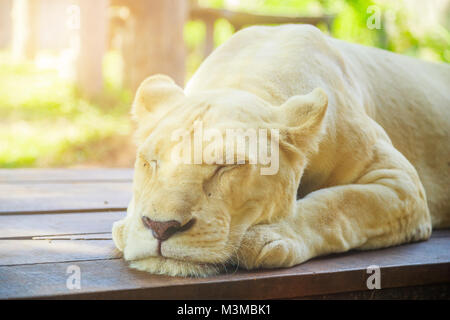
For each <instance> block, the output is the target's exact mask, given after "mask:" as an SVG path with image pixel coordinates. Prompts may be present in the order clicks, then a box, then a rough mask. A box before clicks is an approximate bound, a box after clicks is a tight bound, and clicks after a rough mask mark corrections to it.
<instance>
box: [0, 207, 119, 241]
mask: <svg viewBox="0 0 450 320" xmlns="http://www.w3.org/2000/svg"><path fill="white" fill-rule="evenodd" d="M125 215H126V213H125V211H119V212H89V213H63V214H53V213H52V214H23V215H0V240H2V239H5V238H30V239H31V238H33V237H43V236H54V235H68V234H69V235H70V234H91V233H105V232H107V233H109V232H111V228H112V224H113V222H114V221H117V220H120V219H122V218H123V217H125Z"/></svg>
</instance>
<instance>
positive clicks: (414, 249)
mask: <svg viewBox="0 0 450 320" xmlns="http://www.w3.org/2000/svg"><path fill="white" fill-rule="evenodd" d="M131 178H132V170H131V169H111V170H110V169H101V170H84V169H83V170H81V169H71V170H65V169H57V170H53V169H49V170H29V169H19V170H0V298H12V299H15V298H95V299H102V298H113V299H116V298H125V299H132V298H136V299H149V298H151V299H275V298H302V297H314V298H319V297H333V296H334V297H337V298H338V297H356V298H357V297H372V296H374V295H373V294H372V292H369V291H368V289H367V286H366V280H367V278H368V276H369V274H367V272H366V268H367V267H368V266H370V265H378V266H380V268H381V287H382V288H383V289H386V294H387V295H384V294H382V293H379V292H381V291H377V292H376V294H375V295H376V296H379V297H383V296H387V297H389V296H395V297H397V296H399V297H401V296H402V295H403V296H405V295H406V294H407V293H408V292H412V291H411V290H407V289H402V290H403V291H402V290H394V289H392V290H387V289H390V288H409V287H411V288H415V289H414V290H416V291H414V292H419V293H420V292H422V293H420V294H430V295H432V296H433V297H442V296H444V297H447V298H448V290H449V284H450V250H449V248H450V230H441V231H434V232H433V236H432V238H431V239H430V240H429V241H426V242H420V243H414V244H406V245H402V246H398V247H392V248H386V249H382V250H376V251H363V252H357V251H352V252H348V253H344V254H339V255H331V256H326V257H322V258H317V259H314V260H311V261H308V262H306V263H304V264H302V265H299V266H296V267H293V268H287V269H279V270H260V271H252V272H247V271H243V270H237V271H236V270H234V269H233V268H231V269H230V270H229V271H230V272H229V273H228V274H221V275H218V276H215V277H210V278H204V279H192V278H179V277H167V276H157V275H152V274H148V273H145V272H139V271H136V270H132V269H130V268H128V266H127V263H126V262H125V261H123V259H120V256H121V254H120V253H119V252H118V251H117V250H116V249H115V248H114V245H113V242H112V240H111V233H110V232H111V226H112V223H113V222H114V221H116V220H119V219H121V218H122V217H124V215H125V208H126V207H127V205H128V201H129V200H130V198H131V188H132V187H131ZM72 265H77V266H79V267H80V268H81V279H82V280H81V286H82V287H81V290H69V289H67V287H66V281H67V278H68V276H69V275H68V274H67V268H68V267H69V266H72ZM382 291H383V290H382ZM441 291H444V292H441ZM352 292H353V294H352ZM400 292H403V293H400Z"/></svg>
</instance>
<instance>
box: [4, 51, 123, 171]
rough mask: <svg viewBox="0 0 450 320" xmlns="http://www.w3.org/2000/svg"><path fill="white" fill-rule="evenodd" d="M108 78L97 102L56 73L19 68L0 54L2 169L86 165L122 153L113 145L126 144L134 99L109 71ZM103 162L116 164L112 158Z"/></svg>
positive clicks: (32, 68)
mask: <svg viewBox="0 0 450 320" xmlns="http://www.w3.org/2000/svg"><path fill="white" fill-rule="evenodd" d="M108 58H109V59H110V60H114V59H113V58H111V57H108ZM108 58H107V59H105V60H106V63H105V64H108V61H107V60H108ZM106 67H107V66H106ZM105 74H106V79H107V80H106V81H105V89H104V93H103V95H102V96H101V98H99V99H97V100H96V101H95V102H93V101H89V100H87V99H85V98H83V97H81V96H80V95H79V94H78V93H77V90H76V87H75V85H74V84H73V83H70V82H67V81H64V80H62V79H61V78H60V77H59V76H58V73H57V71H56V70H38V69H37V68H36V67H35V66H34V65H32V64H19V65H17V64H14V63H12V62H11V61H10V59H9V57H8V55H7V54H5V53H3V54H0V167H3V168H15V167H55V166H68V165H80V164H81V165H82V164H89V163H91V162H101V161H102V158H103V157H104V155H105V153H111V150H112V149H117V150H120V146H117V145H115V144H114V140H119V141H121V142H122V143H124V141H127V140H128V139H124V137H128V136H129V134H130V131H131V124H130V121H129V115H128V111H129V106H130V102H131V95H130V94H129V93H128V92H126V91H124V90H122V89H119V87H118V85H117V84H115V83H114V82H113V81H109V80H108V78H112V76H113V74H111V71H110V73H109V77H108V72H105ZM115 138H117V139H115ZM102 142H105V143H109V146H108V145H106V146H105V145H103V143H102ZM81 146H85V147H81ZM89 146H92V147H89ZM100 146H101V147H100ZM104 162H105V163H106V164H107V165H108V164H109V165H114V159H111V158H107V159H104Z"/></svg>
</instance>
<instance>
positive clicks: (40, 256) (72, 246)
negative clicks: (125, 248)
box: [0, 240, 121, 266]
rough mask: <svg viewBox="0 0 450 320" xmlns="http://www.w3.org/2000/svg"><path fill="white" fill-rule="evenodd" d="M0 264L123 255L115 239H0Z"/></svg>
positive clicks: (99, 258)
mask: <svg viewBox="0 0 450 320" xmlns="http://www.w3.org/2000/svg"><path fill="white" fill-rule="evenodd" d="M0 252H1V254H0V266H11V265H23V264H27V265H29V264H36V263H45V264H48V263H56V262H67V261H80V260H107V259H117V258H119V257H120V256H121V254H120V253H119V251H118V250H116V249H115V247H114V244H113V242H112V240H0Z"/></svg>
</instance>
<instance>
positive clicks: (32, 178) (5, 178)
mask: <svg viewBox="0 0 450 320" xmlns="http://www.w3.org/2000/svg"><path fill="white" fill-rule="evenodd" d="M132 179H133V169H0V184H1V183H49V182H69V183H72V182H108V181H111V182H131V181H132Z"/></svg>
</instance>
